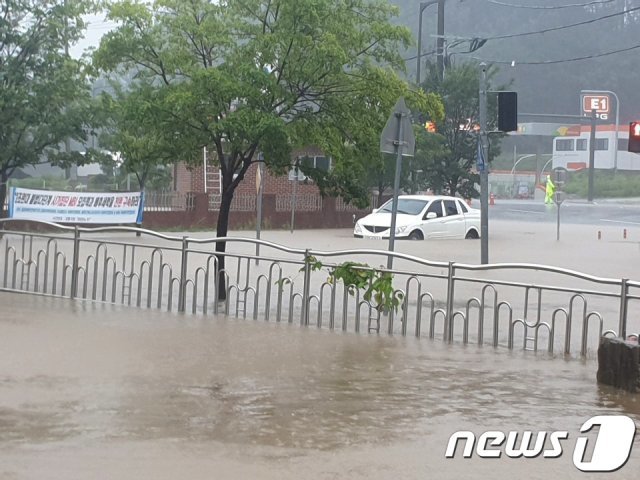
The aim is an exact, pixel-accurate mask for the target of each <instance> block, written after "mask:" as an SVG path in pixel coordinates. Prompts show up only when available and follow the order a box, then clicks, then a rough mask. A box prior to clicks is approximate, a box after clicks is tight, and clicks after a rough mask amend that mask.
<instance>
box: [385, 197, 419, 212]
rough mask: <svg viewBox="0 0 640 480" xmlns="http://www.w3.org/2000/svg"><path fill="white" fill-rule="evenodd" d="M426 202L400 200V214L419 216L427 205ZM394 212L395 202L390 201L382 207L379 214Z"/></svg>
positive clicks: (409, 199)
mask: <svg viewBox="0 0 640 480" xmlns="http://www.w3.org/2000/svg"><path fill="white" fill-rule="evenodd" d="M427 203H428V202H427V201H426V200H416V199H413V198H399V199H398V213H404V214H406V215H418V214H419V213H420V212H422V210H424V207H425V206H426V205H427ZM392 210H393V200H389V201H388V202H387V203H385V204H384V205H383V206H382V207H380V210H378V211H379V212H389V213H391V212H392Z"/></svg>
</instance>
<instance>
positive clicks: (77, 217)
mask: <svg viewBox="0 0 640 480" xmlns="http://www.w3.org/2000/svg"><path fill="white" fill-rule="evenodd" d="M12 190H13V191H12V194H11V196H10V199H11V200H10V205H9V218H14V219H20V220H40V221H43V222H56V223H98V224H120V223H142V210H143V203H144V194H143V193H142V192H109V193H87V192H55V191H47V190H31V189H27V188H13V189H12Z"/></svg>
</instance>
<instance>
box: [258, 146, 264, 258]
mask: <svg viewBox="0 0 640 480" xmlns="http://www.w3.org/2000/svg"><path fill="white" fill-rule="evenodd" d="M258 160H259V163H258V169H257V170H256V190H257V192H256V193H257V194H258V200H257V205H256V207H257V208H256V215H257V218H256V238H257V239H258V240H260V234H261V232H262V195H263V191H264V188H263V175H262V168H263V166H264V163H263V160H264V157H263V155H262V153H260V154H259V155H258ZM259 256H260V244H259V243H256V265H258V263H259V262H260V260H258V257H259Z"/></svg>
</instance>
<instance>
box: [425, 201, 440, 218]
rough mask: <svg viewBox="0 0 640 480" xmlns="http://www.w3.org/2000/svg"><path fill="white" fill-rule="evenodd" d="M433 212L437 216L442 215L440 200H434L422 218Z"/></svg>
mask: <svg viewBox="0 0 640 480" xmlns="http://www.w3.org/2000/svg"><path fill="white" fill-rule="evenodd" d="M431 212H435V213H436V215H438V217H443V216H444V215H443V214H442V200H434V201H433V202H431V204H430V205H429V208H427V213H425V215H424V218H427V214H429V213H431Z"/></svg>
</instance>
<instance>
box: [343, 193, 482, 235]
mask: <svg viewBox="0 0 640 480" xmlns="http://www.w3.org/2000/svg"><path fill="white" fill-rule="evenodd" d="M392 208H393V200H389V201H388V202H387V203H385V204H384V205H382V206H381V207H380V208H378V209H375V210H373V213H371V214H369V215H367V216H366V217H364V218H361V219H360V220H358V221H357V222H356V226H355V228H354V229H353V236H354V237H357V238H374V239H381V238H389V230H390V228H391V211H392ZM396 238H407V239H410V240H423V239H427V238H480V210H477V209H475V208H470V207H468V206H467V205H466V204H465V202H464V201H462V200H461V199H460V198H455V197H444V196H439V195H434V196H431V195H400V196H399V197H398V215H397V218H396Z"/></svg>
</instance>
